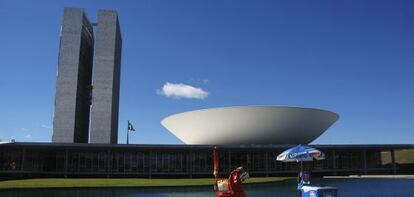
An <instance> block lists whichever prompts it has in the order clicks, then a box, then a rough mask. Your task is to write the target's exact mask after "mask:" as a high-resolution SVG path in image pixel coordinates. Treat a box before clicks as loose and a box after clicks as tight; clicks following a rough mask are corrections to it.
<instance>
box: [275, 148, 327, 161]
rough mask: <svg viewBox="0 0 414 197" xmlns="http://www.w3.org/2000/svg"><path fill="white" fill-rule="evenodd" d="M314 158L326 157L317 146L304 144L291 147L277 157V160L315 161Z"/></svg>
mask: <svg viewBox="0 0 414 197" xmlns="http://www.w3.org/2000/svg"><path fill="white" fill-rule="evenodd" d="M314 159H316V160H323V159H325V154H323V153H322V152H321V151H319V150H317V149H315V148H312V147H309V146H303V145H298V146H295V147H292V148H289V149H287V150H285V151H283V153H281V154H279V155H278V156H277V158H276V160H278V161H282V162H294V161H296V162H302V161H313V160H314Z"/></svg>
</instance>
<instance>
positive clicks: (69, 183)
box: [0, 177, 289, 189]
mask: <svg viewBox="0 0 414 197" xmlns="http://www.w3.org/2000/svg"><path fill="white" fill-rule="evenodd" d="M286 179H289V178H287V177H263V178H250V179H248V180H247V181H246V183H265V182H275V181H282V180H286ZM200 185H211V186H212V185H213V179H212V178H201V179H138V178H122V179H116V178H108V179H106V178H55V179H51V178H45V179H22V180H6V181H0V189H12V188H15V189H17V188H61V187H163V186H200Z"/></svg>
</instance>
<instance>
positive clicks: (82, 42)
mask: <svg viewBox="0 0 414 197" xmlns="http://www.w3.org/2000/svg"><path fill="white" fill-rule="evenodd" d="M94 26H96V28H95V31H94ZM121 48H122V38H121V31H120V27H119V21H118V15H117V13H116V12H115V11H110V10H99V11H98V22H97V23H96V24H93V23H91V22H90V21H89V20H88V18H87V17H86V15H85V13H84V11H83V9H77V8H65V9H64V14H63V24H62V27H61V32H60V48H59V62H58V72H57V81H56V97H55V113H54V117H53V137H52V142H56V143H103V144H116V143H117V142H118V111H119V86H120V71H121ZM89 128H90V129H89ZM89 130H90V132H89Z"/></svg>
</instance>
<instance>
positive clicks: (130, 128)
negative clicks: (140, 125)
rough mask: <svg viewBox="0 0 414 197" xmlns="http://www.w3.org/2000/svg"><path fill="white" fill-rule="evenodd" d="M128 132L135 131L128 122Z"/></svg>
mask: <svg viewBox="0 0 414 197" xmlns="http://www.w3.org/2000/svg"><path fill="white" fill-rule="evenodd" d="M128 131H135V129H134V126H133V125H132V124H131V123H130V122H129V120H128Z"/></svg>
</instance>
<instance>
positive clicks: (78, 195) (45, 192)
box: [0, 179, 414, 197]
mask: <svg viewBox="0 0 414 197" xmlns="http://www.w3.org/2000/svg"><path fill="white" fill-rule="evenodd" d="M314 183H318V184H322V185H329V186H335V187H337V188H338V196H340V197H343V196H352V197H371V196H372V197H385V196H386V197H399V196H401V197H410V196H411V197H414V179H323V180H314ZM295 189H296V182H295V181H293V180H292V181H285V182H279V183H266V184H253V185H245V190H246V193H247V195H248V196H249V197H252V196H257V197H259V196H260V197H263V196H283V197H289V196H292V197H293V196H297V194H296V191H295ZM0 196H1V197H52V196H53V197H213V196H214V192H213V188H212V187H207V186H206V187H188V188H157V189H149V188H146V189H142V188H99V189H30V190H15V191H0Z"/></svg>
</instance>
